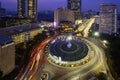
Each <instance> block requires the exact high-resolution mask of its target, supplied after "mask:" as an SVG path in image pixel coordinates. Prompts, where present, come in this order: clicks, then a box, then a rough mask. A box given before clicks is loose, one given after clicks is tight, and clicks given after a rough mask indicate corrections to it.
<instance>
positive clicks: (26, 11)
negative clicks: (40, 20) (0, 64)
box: [18, 0, 37, 18]
mask: <svg viewBox="0 0 120 80" xmlns="http://www.w3.org/2000/svg"><path fill="white" fill-rule="evenodd" d="M36 16H37V0H18V17H20V18H24V17H27V18H36Z"/></svg>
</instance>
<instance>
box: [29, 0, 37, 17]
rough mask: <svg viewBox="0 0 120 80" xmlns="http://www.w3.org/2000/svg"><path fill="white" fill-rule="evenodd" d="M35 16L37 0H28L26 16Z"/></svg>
mask: <svg viewBox="0 0 120 80" xmlns="http://www.w3.org/2000/svg"><path fill="white" fill-rule="evenodd" d="M36 16H37V0H28V17H29V18H35V17H36Z"/></svg>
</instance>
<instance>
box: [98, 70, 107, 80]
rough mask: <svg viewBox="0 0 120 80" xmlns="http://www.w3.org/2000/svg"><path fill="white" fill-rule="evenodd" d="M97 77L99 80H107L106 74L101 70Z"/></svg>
mask: <svg viewBox="0 0 120 80" xmlns="http://www.w3.org/2000/svg"><path fill="white" fill-rule="evenodd" d="M98 79H99V80H107V75H106V74H105V73H103V72H100V74H99V76H98Z"/></svg>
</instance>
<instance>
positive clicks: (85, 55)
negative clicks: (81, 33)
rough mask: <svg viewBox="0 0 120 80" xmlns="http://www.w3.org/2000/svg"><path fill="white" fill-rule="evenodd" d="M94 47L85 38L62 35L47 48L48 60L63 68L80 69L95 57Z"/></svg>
mask: <svg viewBox="0 0 120 80" xmlns="http://www.w3.org/2000/svg"><path fill="white" fill-rule="evenodd" d="M92 49H93V48H92V47H90V44H89V43H88V42H87V41H86V40H85V39H84V38H78V37H75V36H71V35H69V36H66V35H61V36H58V37H56V38H55V39H54V40H53V41H51V42H49V43H48V45H46V47H45V54H46V55H47V60H48V61H49V62H50V63H51V64H53V65H57V66H61V67H78V66H81V65H84V64H86V63H88V62H89V61H90V60H91V59H92V58H93V57H94V52H93V51H92Z"/></svg>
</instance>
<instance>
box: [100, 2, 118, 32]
mask: <svg viewBox="0 0 120 80" xmlns="http://www.w3.org/2000/svg"><path fill="white" fill-rule="evenodd" d="M99 32H100V33H108V34H112V33H116V32H117V6H116V5H115V4H101V5H100V27H99Z"/></svg>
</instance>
